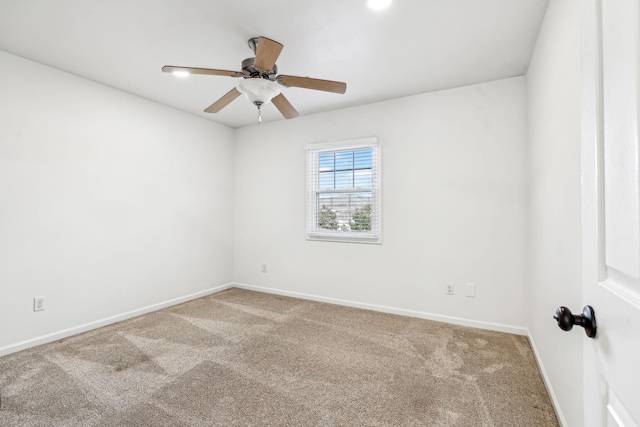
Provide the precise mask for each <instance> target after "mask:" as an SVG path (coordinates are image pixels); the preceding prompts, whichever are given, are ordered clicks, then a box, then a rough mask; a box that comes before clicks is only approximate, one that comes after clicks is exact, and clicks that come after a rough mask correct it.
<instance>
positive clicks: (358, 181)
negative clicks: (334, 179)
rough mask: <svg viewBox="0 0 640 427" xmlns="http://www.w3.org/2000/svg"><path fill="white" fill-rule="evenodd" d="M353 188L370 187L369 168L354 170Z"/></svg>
mask: <svg viewBox="0 0 640 427" xmlns="http://www.w3.org/2000/svg"><path fill="white" fill-rule="evenodd" d="M354 174H355V176H354V185H353V186H354V188H371V187H372V181H371V169H363V170H357V171H354Z"/></svg>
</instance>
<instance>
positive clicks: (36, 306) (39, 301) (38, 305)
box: [33, 297, 44, 311]
mask: <svg viewBox="0 0 640 427" xmlns="http://www.w3.org/2000/svg"><path fill="white" fill-rule="evenodd" d="M42 310H44V297H36V298H34V299H33V311H42Z"/></svg>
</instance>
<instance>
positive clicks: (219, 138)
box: [0, 51, 234, 354]
mask: <svg viewBox="0 0 640 427" xmlns="http://www.w3.org/2000/svg"><path fill="white" fill-rule="evenodd" d="M0 94H1V95H0V328H1V329H0V331H1V333H0V354H2V353H3V352H5V353H6V352H9V351H15V350H16V349H17V348H20V346H21V344H20V343H23V342H24V341H27V342H29V341H30V340H34V339H35V341H30V342H31V343H33V342H38V340H37V338H38V337H42V336H45V335H47V334H55V333H57V332H60V331H63V330H65V329H68V328H77V327H78V326H80V325H84V324H87V323H91V322H96V321H99V320H101V319H105V318H109V317H111V316H118V315H120V314H122V313H126V312H129V311H135V310H140V309H141V308H144V307H147V306H150V305H153V304H158V303H161V302H164V301H167V300H171V299H174V298H180V297H183V296H186V295H190V294H194V293H198V292H202V291H206V290H208V289H211V288H213V287H216V286H220V285H224V284H227V283H228V282H230V281H231V278H232V268H231V266H232V238H233V235H232V228H231V222H232V210H231V206H232V188H231V179H232V172H231V168H232V156H233V137H234V131H233V130H232V129H230V128H227V127H225V126H222V125H218V124H215V123H212V122H210V121H206V120H203V119H200V118H196V117H193V116H190V115H187V114H184V113H180V112H177V111H176V110H172V109H170V108H167V107H163V106H160V105H158V104H155V103H152V102H149V101H146V100H143V99H141V98H137V97H135V96H132V95H128V94H126V93H123V92H120V91H117V90H114V89H111V88H108V87H106V86H102V85H99V84H96V83H93V82H90V81H88V80H85V79H82V78H79V77H76V76H73V75H71V74H67V73H64V72H61V71H58V70H55V69H52V68H49V67H46V66H43V65H40V64H37V63H34V62H31V61H27V60H25V59H22V58H19V57H16V56H13V55H10V54H8V53H5V52H2V51H0ZM36 296H46V304H47V306H46V310H45V311H43V312H37V313H34V312H33V309H32V308H33V298H34V297H36ZM23 344H24V343H23ZM22 346H23V347H24V345H22Z"/></svg>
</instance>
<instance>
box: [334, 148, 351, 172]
mask: <svg viewBox="0 0 640 427" xmlns="http://www.w3.org/2000/svg"><path fill="white" fill-rule="evenodd" d="M335 154H336V170H349V169H353V151H339V152H337V153H335Z"/></svg>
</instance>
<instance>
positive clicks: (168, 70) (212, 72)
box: [162, 65, 242, 77]
mask: <svg viewBox="0 0 640 427" xmlns="http://www.w3.org/2000/svg"><path fill="white" fill-rule="evenodd" d="M162 71H163V72H165V73H173V72H174V71H183V72H186V73H189V74H208V75H211V76H228V77H240V76H242V73H241V72H240V71H229V70H214V69H213V68H194V67H176V66H174V65H165V66H164V67H162Z"/></svg>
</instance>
